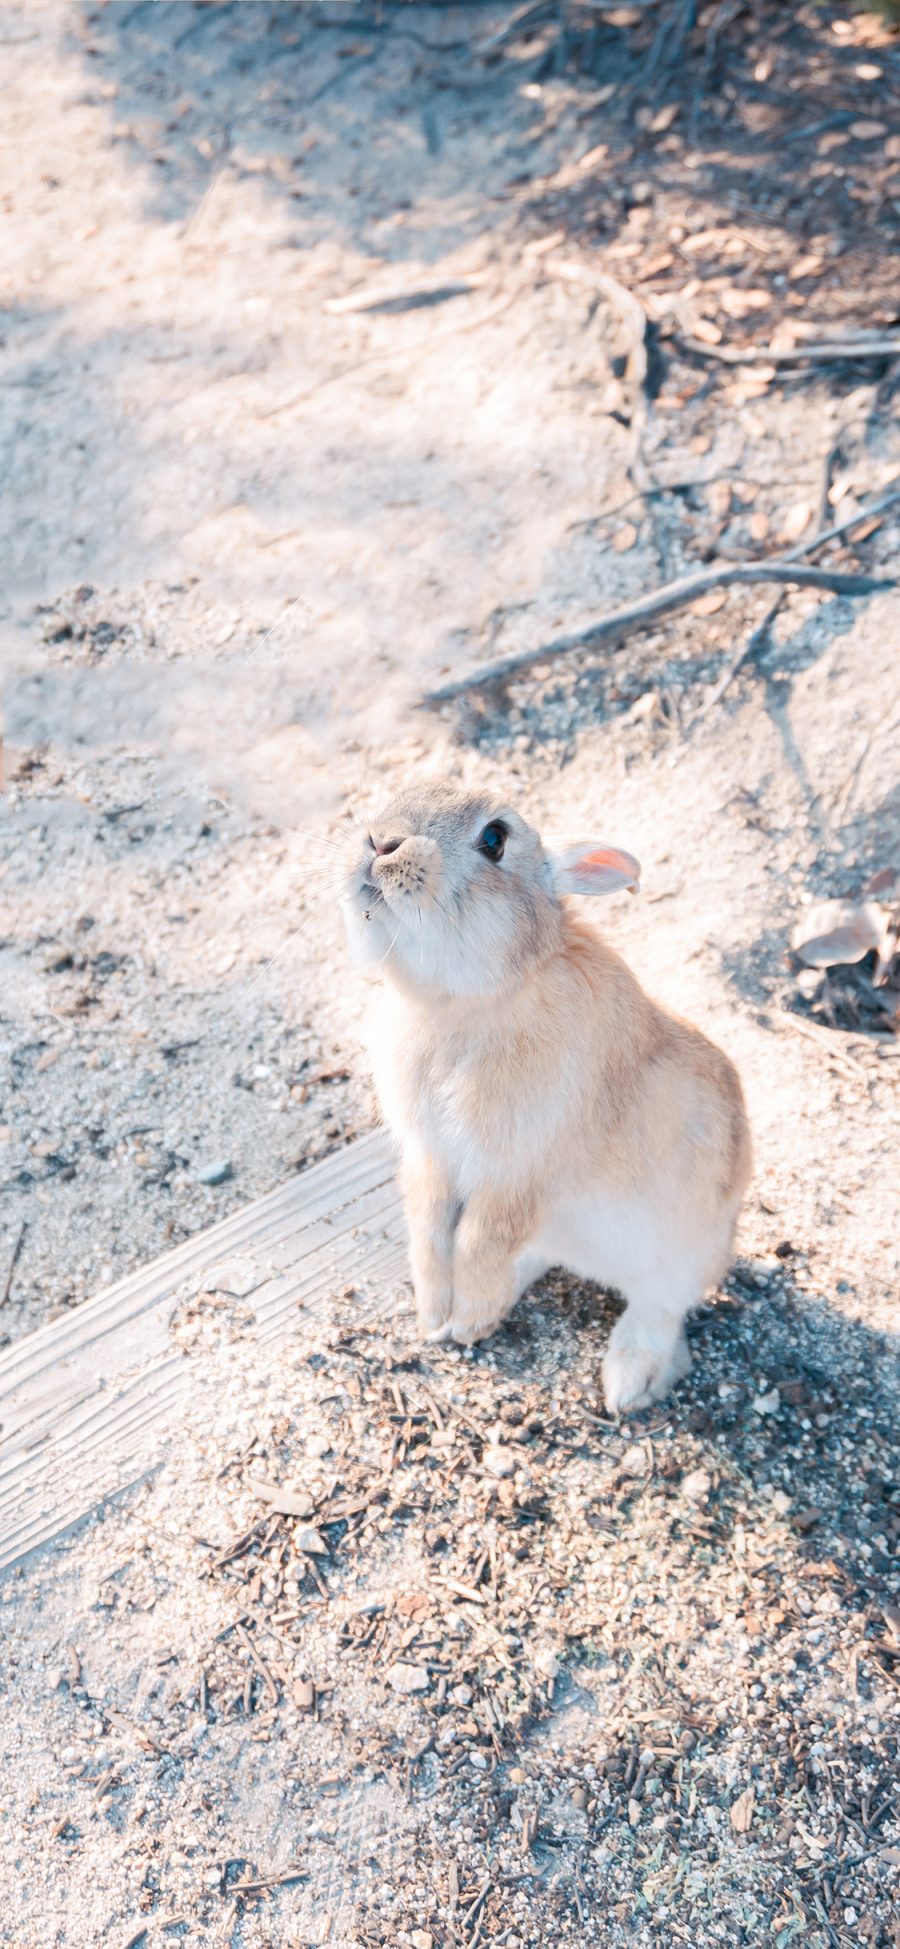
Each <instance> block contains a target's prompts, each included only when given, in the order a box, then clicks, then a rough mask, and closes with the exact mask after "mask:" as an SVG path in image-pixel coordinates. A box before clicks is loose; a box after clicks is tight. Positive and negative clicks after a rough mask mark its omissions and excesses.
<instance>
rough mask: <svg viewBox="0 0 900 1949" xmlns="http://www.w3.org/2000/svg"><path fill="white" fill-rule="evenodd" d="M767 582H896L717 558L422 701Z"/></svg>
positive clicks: (889, 585) (868, 591) (869, 588)
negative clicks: (706, 598) (717, 594)
mask: <svg viewBox="0 0 900 1949" xmlns="http://www.w3.org/2000/svg"><path fill="white" fill-rule="evenodd" d="M766 582H784V583H789V584H794V585H795V586H796V587H797V588H803V589H828V590H830V592H831V594H832V595H842V596H862V595H873V594H874V593H875V591H876V590H878V589H894V588H896V586H897V581H896V577H894V576H886V575H848V574H845V573H843V572H842V571H841V570H839V569H828V568H807V567H805V566H804V565H802V564H801V563H799V562H792V561H790V560H788V559H787V558H786V557H784V556H776V557H774V558H773V559H772V560H771V561H768V562H721V563H720V564H719V566H718V567H717V568H708V569H698V570H697V572H696V574H694V575H682V576H679V578H678V579H677V581H675V582H666V583H664V584H663V587H662V588H661V589H654V590H652V591H651V593H650V594H649V595H646V596H639V597H638V599H637V601H636V602H629V603H626V604H625V605H624V607H623V608H621V609H612V610H610V612H609V614H608V615H607V616H598V617H597V620H596V622H593V623H588V624H587V626H586V627H585V628H584V629H579V630H575V631H574V632H573V633H572V635H571V636H559V637H557V638H556V641H555V642H552V643H543V644H542V643H538V644H536V645H535V647H534V648H533V649H530V650H517V651H516V652H515V654H514V655H513V656H505V657H501V658H499V660H498V661H497V662H496V663H487V664H484V665H483V666H482V668H481V669H478V670H470V671H468V672H467V674H466V675H465V676H462V677H452V678H450V680H449V681H448V682H447V683H444V684H439V685H438V687H437V689H436V690H429V691H427V692H426V694H425V697H424V699H423V701H424V703H426V704H445V703H448V702H449V701H450V699H451V698H453V697H460V696H461V695H462V693H463V692H464V691H466V690H474V689H476V688H479V689H483V688H484V687H485V686H486V685H488V684H494V683H502V682H503V681H505V679H506V678H507V677H513V676H516V675H517V674H518V672H519V671H520V670H524V669H525V667H526V665H527V664H529V663H549V662H551V661H555V660H556V658H557V657H560V656H566V655H567V654H568V652H569V651H570V650H580V649H584V648H585V646H586V645H587V644H588V643H602V642H608V641H609V639H610V638H611V637H615V636H622V635H624V634H625V633H626V631H628V630H631V629H640V628H642V627H643V625H644V624H645V623H650V622H655V621H656V620H657V618H658V617H660V616H666V615H668V614H669V613H670V611H671V610H673V609H683V608H684V606H685V604H686V603H689V602H694V601H696V599H697V597H698V596H703V595H706V593H707V591H708V590H709V589H728V588H734V587H736V586H738V587H747V586H750V587H753V586H755V585H757V584H759V583H766Z"/></svg>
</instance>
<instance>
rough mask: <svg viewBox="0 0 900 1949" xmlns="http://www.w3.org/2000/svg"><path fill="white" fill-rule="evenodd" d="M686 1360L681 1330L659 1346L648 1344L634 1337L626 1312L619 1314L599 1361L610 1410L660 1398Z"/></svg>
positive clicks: (678, 1376) (679, 1375)
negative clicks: (604, 1354) (600, 1361)
mask: <svg viewBox="0 0 900 1949" xmlns="http://www.w3.org/2000/svg"><path fill="white" fill-rule="evenodd" d="M690 1364H691V1356H690V1353H689V1352H688V1344H687V1341H686V1339H685V1337H684V1332H683V1331H681V1332H680V1333H678V1334H677V1335H676V1336H675V1337H674V1339H672V1340H671V1341H669V1342H668V1344H667V1345H666V1346H664V1347H662V1348H660V1347H659V1345H657V1346H655V1347H648V1346H647V1345H646V1344H645V1343H642V1342H641V1341H640V1340H639V1339H638V1338H637V1336H636V1334H635V1329H634V1327H633V1326H632V1324H631V1321H630V1320H629V1318H628V1314H627V1313H625V1314H623V1316H622V1318H621V1319H620V1320H619V1321H618V1322H617V1324H616V1326H615V1327H614V1328H613V1331H612V1336H611V1338H610V1342H609V1346H608V1348H607V1352H606V1358H605V1360H604V1362H603V1392H604V1395H605V1397H606V1405H607V1408H608V1410H609V1412H610V1414H624V1412H625V1410H626V1408H646V1407H649V1405H650V1402H651V1401H661V1400H662V1398H663V1395H664V1394H668V1392H669V1389H670V1388H672V1387H674V1386H675V1383H676V1381H680V1380H683V1379H684V1376H685V1374H686V1373H687V1372H688V1369H689V1367H690Z"/></svg>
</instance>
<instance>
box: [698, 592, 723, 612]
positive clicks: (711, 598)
mask: <svg viewBox="0 0 900 1949" xmlns="http://www.w3.org/2000/svg"><path fill="white" fill-rule="evenodd" d="M727 601H728V596H727V594H726V592H725V590H724V589H707V592H706V594H705V596H698V597H697V600H696V602H692V603H691V615H692V616H715V615H716V613H717V612H718V610H720V609H724V607H725V604H726V602H727Z"/></svg>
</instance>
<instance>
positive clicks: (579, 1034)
mask: <svg viewBox="0 0 900 1949" xmlns="http://www.w3.org/2000/svg"><path fill="white" fill-rule="evenodd" d="M639 874H640V868H639V866H638V862H637V861H636V860H635V859H633V858H632V857H631V855H630V854H629V853H626V852H623V851H621V850H620V849H619V848H617V847H614V846H610V845H608V844H606V843H605V842H601V841H594V840H585V841H584V842H583V843H579V844H576V845H573V846H571V847H569V848H567V849H566V850H565V851H564V852H562V853H561V854H553V853H548V852H546V851H545V849H544V847H543V845H542V843H541V840H540V837H539V835H538V833H537V832H536V831H535V829H534V827H533V826H530V825H529V824H528V823H527V822H526V820H525V819H524V818H523V817H522V816H521V814H520V813H519V812H517V811H516V810H515V808H513V807H510V806H507V805H498V803H497V802H496V800H495V799H494V798H493V797H492V796H491V795H490V794H488V793H481V792H477V791H476V792H463V791H457V790H454V789H453V788H452V787H450V786H445V785H423V786H421V787H420V788H418V789H411V790H405V791H403V792H402V793H401V794H400V796H399V797H397V798H395V799H394V800H393V802H392V803H391V804H389V805H388V806H386V807H385V809H384V810H383V812H381V813H380V814H379V816H378V818H377V819H376V820H375V821H374V822H373V824H372V829H371V832H370V833H369V834H368V835H366V837H365V839H364V840H363V842H362V848H361V852H359V853H358V856H357V857H356V858H355V859H354V861H353V864H352V866H351V868H350V871H349V873H348V876H347V879H346V882H345V884H344V887H343V891H342V896H341V900H342V906H343V910H344V917H345V921H346V925H347V930H348V934H349V937H350V941H351V946H352V947H353V948H354V949H355V950H356V953H357V958H358V959H361V960H362V961H363V962H364V963H365V962H368V963H370V964H375V965H378V966H380V968H381V969H382V970H383V972H384V974H385V976H386V977H387V980H386V983H385V987H384V992H383V996H382V1001H381V1005H380V1008H379V1011H378V1014H377V1017H376V1020H375V1023H374V1032H373V1035H372V1059H373V1069H374V1077H375V1083H376V1088H377V1091H378V1095H379V1098H380V1101H381V1106H382V1110H383V1114H384V1117H385V1120H386V1122H387V1123H388V1125H389V1127H390V1128H391V1130H392V1131H393V1133H394V1135H395V1137H396V1138H397V1139H398V1140H399V1144H400V1148H401V1158H402V1161H401V1183H402V1190H403V1197H404V1204H405V1210H406V1217H407V1222H408V1227H409V1241H410V1258H411V1268H412V1275H413V1285H414V1289H415V1300H416V1310H417V1316H418V1324H419V1329H420V1332H421V1334H422V1335H423V1337H425V1338H426V1339H429V1340H445V1339H449V1338H453V1339H454V1340H456V1341H459V1342H462V1343H464V1344H470V1343H472V1342H474V1341H477V1340H480V1339H481V1338H482V1337H483V1336H485V1335H487V1334H489V1333H491V1332H492V1331H493V1329H494V1328H495V1327H496V1326H497V1325H498V1324H499V1322H500V1321H501V1320H502V1319H503V1318H504V1316H505V1315H506V1314H507V1313H508V1312H509V1310H510V1308H511V1307H512V1306H513V1305H514V1303H515V1301H516V1300H517V1299H518V1298H519V1296H520V1295H521V1294H522V1293H523V1292H524V1291H525V1289H526V1288H527V1287H528V1286H530V1285H531V1284H532V1282H533V1281H534V1280H535V1279H537V1278H539V1277H540V1276H541V1275H542V1274H543V1273H544V1272H546V1271H547V1269H548V1268H549V1267H550V1266H551V1265H561V1266H564V1267H566V1268H567V1269H568V1270H570V1271H571V1272H573V1273H576V1274H578V1275H580V1276H582V1277H584V1278H589V1279H592V1280H596V1281H598V1282H599V1283H600V1284H601V1285H603V1286H607V1287H612V1288H614V1289H615V1290H617V1291H618V1292H619V1293H620V1294H621V1295H622V1296H623V1297H624V1299H625V1301H626V1308H625V1312H624V1314H623V1315H622V1316H621V1318H620V1319H619V1320H618V1321H617V1323H616V1325H615V1327H614V1328H613V1332H612V1335H611V1338H610V1341H609V1347H608V1351H607V1353H606V1357H605V1360H604V1363H603V1384H604V1392H605V1397H606V1404H607V1408H608V1410H609V1412H610V1413H613V1414H620V1413H622V1412H623V1411H624V1410H625V1409H637V1408H640V1407H644V1406H646V1405H647V1404H648V1403H649V1402H651V1401H657V1400H660V1399H661V1398H662V1396H663V1395H665V1394H666V1393H667V1392H668V1391H669V1389H670V1388H671V1387H672V1386H673V1385H674V1384H675V1383H676V1381H678V1380H680V1379H681V1378H682V1376H683V1375H685V1374H686V1373H687V1371H688V1368H689V1365H690V1355H689V1352H688V1346H687V1341H686V1338H685V1332H684V1322H685V1317H686V1315H687V1313H688V1312H689V1310H690V1308H691V1307H692V1306H694V1305H695V1304H696V1303H697V1302H698V1301H699V1300H700V1299H701V1298H702V1296H703V1294H704V1292H705V1291H706V1289H707V1288H708V1287H710V1286H712V1285H714V1284H715V1283H716V1282H717V1281H718V1280H719V1279H720V1278H721V1277H722V1274H723V1273H724V1271H725V1269H726V1266H727V1264H728V1261H729V1258H730V1253H731V1244H732V1236H733V1231H734V1225H735V1220H736V1216H737V1212H738V1208H739V1205H740V1203H741V1198H742V1195H743V1193H744V1191H745V1189H746V1187H747V1184H748V1181H749V1177H750V1170H751V1147H750V1133H749V1127H748V1122H747V1115H746V1111H745V1108H744V1100H743V1095H742V1092H741V1085H740V1081H739V1078H738V1075H737V1072H736V1070H735V1069H734V1067H733V1065H732V1063H731V1062H730V1061H729V1059H728V1057H727V1056H726V1055H724V1054H723V1053H722V1051H721V1050H720V1049H718V1048H717V1047H716V1046H715V1045H714V1044H713V1043H711V1042H708V1041H707V1039H706V1037H705V1036H704V1035H702V1034H701V1033H700V1031H699V1030H698V1029H695V1028H693V1027H692V1026H691V1024H690V1023H688V1022H683V1021H681V1020H679V1018H678V1017H677V1016H675V1015H671V1014H669V1012H668V1011H667V1010H666V1009H664V1008H662V1007H660V1006H659V1005H658V1004H657V1003H656V1002H653V1001H651V1000H650V998H649V997H648V996H647V995H645V994H644V992H643V989H642V988H641V987H640V984H639V983H638V981H637V980H636V978H635V976H634V975H633V974H632V973H631V971H630V969H629V968H628V967H626V965H625V963H624V961H622V960H621V959H620V957H619V955H618V954H616V953H615V952H614V950H613V949H612V948H611V947H609V946H608V945H607V943H606V942H605V941H604V940H603V939H601V937H600V935H599V934H597V933H596V932H595V931H594V929H593V928H592V927H590V926H589V925H588V924H587V923H586V921H585V920H584V919H583V918H582V916H581V914H580V913H579V912H578V911H577V910H576V909H575V908H574V907H573V906H572V904H571V903H570V900H569V897H568V896H570V895H572V894H590V895H598V894H610V893H612V892H614V891H615V890H616V889H617V888H622V887H629V888H632V889H636V887H637V883H638V879H639Z"/></svg>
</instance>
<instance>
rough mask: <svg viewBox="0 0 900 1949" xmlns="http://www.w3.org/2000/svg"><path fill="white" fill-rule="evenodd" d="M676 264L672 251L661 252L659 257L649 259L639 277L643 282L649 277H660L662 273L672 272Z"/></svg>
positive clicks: (642, 266) (641, 269) (642, 267)
mask: <svg viewBox="0 0 900 1949" xmlns="http://www.w3.org/2000/svg"><path fill="white" fill-rule="evenodd" d="M674 262H675V259H674V257H673V256H672V252H671V251H670V250H661V251H660V252H659V254H658V256H656V257H649V258H648V259H647V262H646V264H642V265H641V268H640V271H639V273H638V276H639V277H640V278H641V279H642V280H643V279H645V278H648V277H659V275H660V273H661V272H662V271H670V270H671V269H672V265H673V264H674Z"/></svg>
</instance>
